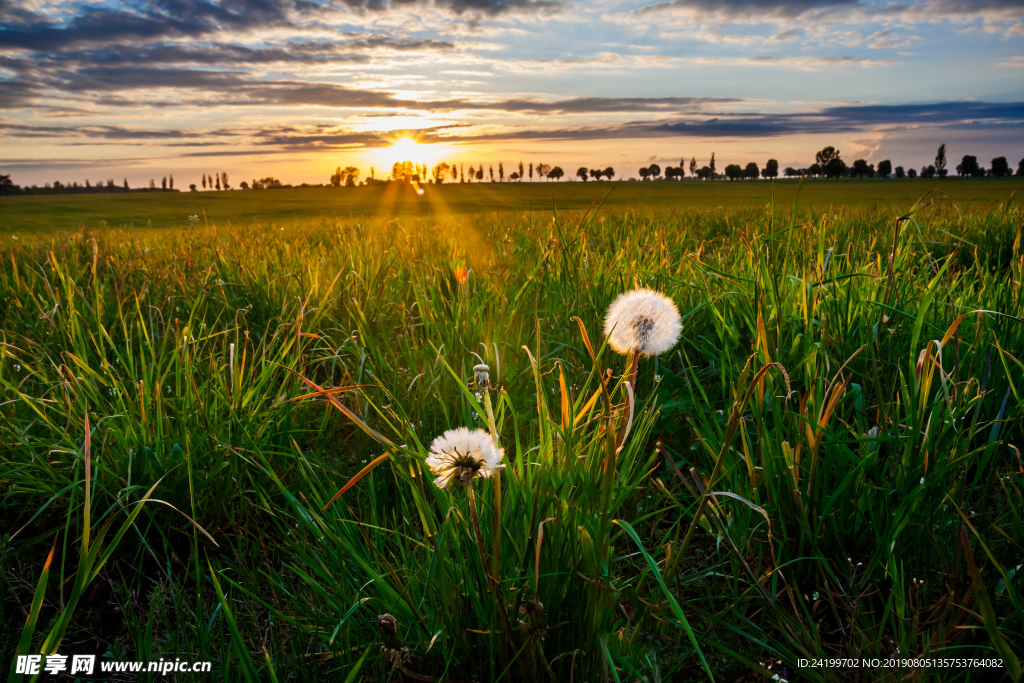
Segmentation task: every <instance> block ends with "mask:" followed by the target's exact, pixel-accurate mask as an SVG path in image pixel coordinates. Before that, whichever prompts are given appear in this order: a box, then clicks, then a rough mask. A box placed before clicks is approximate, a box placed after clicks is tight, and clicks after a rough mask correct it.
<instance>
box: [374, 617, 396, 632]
mask: <svg viewBox="0 0 1024 683" xmlns="http://www.w3.org/2000/svg"><path fill="white" fill-rule="evenodd" d="M377 628H379V629H380V632H381V633H383V634H385V635H389V636H393V635H395V632H396V631H397V630H398V619H395V618H394V617H393V616H391V615H390V614H382V615H380V616H379V617H377Z"/></svg>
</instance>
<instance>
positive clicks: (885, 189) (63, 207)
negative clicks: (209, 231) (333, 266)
mask: <svg viewBox="0 0 1024 683" xmlns="http://www.w3.org/2000/svg"><path fill="white" fill-rule="evenodd" d="M423 187H424V190H425V191H424V194H423V195H422V196H420V195H418V194H417V193H416V192H414V191H413V189H412V187H411V186H408V185H398V184H385V185H369V186H363V187H354V188H349V187H342V188H333V187H311V188H297V187H296V188H287V189H279V190H260V191H239V190H232V191H229V192H188V191H185V192H171V193H163V192H154V193H132V194H111V195H102V194H99V195H95V194H94V195H54V196H40V195H36V196H20V197H4V198H3V199H2V200H0V201H2V204H0V207H2V213H0V231H2V232H7V233H13V234H21V233H24V232H29V233H35V232H40V231H52V230H79V229H80V228H82V227H85V228H88V229H90V230H98V229H102V228H105V227H111V228H135V229H143V228H172V229H174V228H182V227H190V226H191V223H190V221H189V217H190V216H196V217H197V218H198V219H199V221H200V222H202V224H203V226H204V227H205V226H208V225H209V224H211V223H213V224H215V225H220V226H228V225H247V224H250V223H254V222H255V223H269V222H276V223H286V224H287V223H291V222H300V223H301V222H303V221H321V220H333V221H339V220H346V219H350V218H355V217H363V216H376V217H381V216H389V217H391V216H405V217H411V216H429V215H450V214H466V213H486V212H490V211H524V212H535V211H536V212H540V213H545V214H550V212H551V210H552V207H553V206H557V207H558V209H560V210H563V211H565V210H580V211H582V210H585V209H587V207H589V206H590V204H591V202H593V200H594V198H595V197H596V196H598V195H602V196H604V195H607V198H606V199H605V201H604V206H605V207H606V208H607V209H613V210H627V209H639V210H643V209H645V208H655V207H657V208H663V209H665V210H677V211H692V210H697V209H700V210H704V209H719V208H722V207H726V208H728V209H733V208H751V207H763V206H765V205H767V204H768V203H770V202H771V198H772V193H773V192H774V194H775V201H776V202H777V203H779V204H780V205H782V206H792V204H793V203H794V201H795V200H796V197H797V192H798V188H799V193H800V202H801V205H802V206H803V207H804V208H805V209H808V210H812V211H818V212H822V211H827V210H829V209H830V208H831V207H839V206H846V207H851V208H853V207H857V208H863V209H879V210H882V209H884V210H889V211H898V210H899V209H900V207H908V206H912V205H913V204H914V202H916V201H917V200H918V199H919V198H920V197H921V196H923V195H924V194H926V193H927V192H930V191H932V190H934V191H937V192H939V193H942V194H943V195H945V196H946V197H948V198H949V199H950V200H952V201H953V202H955V203H956V204H957V205H958V206H960V207H961V208H985V207H989V206H991V205H993V204H997V203H999V202H1002V201H1004V200H1006V199H1007V198H1008V197H1009V196H1011V195H1012V194H1017V195H1020V194H1022V193H1024V178H1002V179H998V180H993V179H966V180H964V179H952V178H950V179H933V178H932V179H914V180H911V179H902V180H895V179H880V178H876V179H862V180H857V179H844V180H838V181H837V180H823V179H817V180H810V181H805V182H804V183H803V184H802V185H801V183H800V181H798V180H780V181H777V182H776V183H774V185H773V184H772V183H769V182H765V181H754V182H748V181H737V182H727V181H717V182H697V181H686V182H667V181H662V182H618V183H612V182H593V181H591V182H586V183H582V182H575V181H568V182H544V183H511V182H510V183H490V182H477V183H468V184H463V183H456V184H443V185H424V186H423ZM613 187H614V191H611V192H610V193H609V191H610V190H612V188H613Z"/></svg>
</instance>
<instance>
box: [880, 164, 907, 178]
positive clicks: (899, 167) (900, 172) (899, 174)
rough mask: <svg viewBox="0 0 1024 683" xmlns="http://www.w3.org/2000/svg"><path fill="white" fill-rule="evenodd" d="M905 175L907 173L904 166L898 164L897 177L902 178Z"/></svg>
mask: <svg viewBox="0 0 1024 683" xmlns="http://www.w3.org/2000/svg"><path fill="white" fill-rule="evenodd" d="M878 166H879V167H881V166H882V165H881V164H879V165H878ZM905 175H906V173H904V172H903V167H902V166H897V167H896V177H897V178H902V177H904V176H905Z"/></svg>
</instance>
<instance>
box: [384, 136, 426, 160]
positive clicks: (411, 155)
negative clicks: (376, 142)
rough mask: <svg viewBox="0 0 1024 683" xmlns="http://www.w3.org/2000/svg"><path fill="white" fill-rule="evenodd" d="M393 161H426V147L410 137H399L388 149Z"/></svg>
mask: <svg viewBox="0 0 1024 683" xmlns="http://www.w3.org/2000/svg"><path fill="white" fill-rule="evenodd" d="M388 152H389V153H390V155H391V156H393V157H394V160H395V161H411V162H413V163H414V164H422V163H426V161H427V149H426V146H425V145H421V144H420V143H418V142H416V141H415V140H413V139H412V138H399V139H397V140H395V142H394V143H393V144H392V145H391V147H390V148H389V149H388Z"/></svg>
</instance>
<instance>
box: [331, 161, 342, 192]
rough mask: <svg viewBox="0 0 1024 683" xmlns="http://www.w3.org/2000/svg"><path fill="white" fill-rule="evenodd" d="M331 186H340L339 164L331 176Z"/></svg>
mask: <svg viewBox="0 0 1024 683" xmlns="http://www.w3.org/2000/svg"><path fill="white" fill-rule="evenodd" d="M331 187H341V166H338V168H336V169H335V170H334V175H332V176H331Z"/></svg>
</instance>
